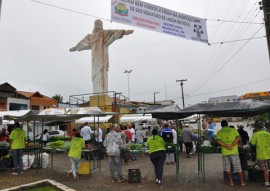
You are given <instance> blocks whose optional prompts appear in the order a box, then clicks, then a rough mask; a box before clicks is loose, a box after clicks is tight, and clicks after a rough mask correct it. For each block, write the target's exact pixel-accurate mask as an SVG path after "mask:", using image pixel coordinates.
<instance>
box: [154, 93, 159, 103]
mask: <svg viewBox="0 0 270 191" xmlns="http://www.w3.org/2000/svg"><path fill="white" fill-rule="evenodd" d="M156 94H159V92H154V104H156Z"/></svg>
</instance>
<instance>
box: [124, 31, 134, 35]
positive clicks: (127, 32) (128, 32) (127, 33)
mask: <svg viewBox="0 0 270 191" xmlns="http://www.w3.org/2000/svg"><path fill="white" fill-rule="evenodd" d="M133 32H134V30H126V31H125V35H129V34H132V33H133Z"/></svg>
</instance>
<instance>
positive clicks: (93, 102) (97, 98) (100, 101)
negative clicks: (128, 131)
mask: <svg viewBox="0 0 270 191" xmlns="http://www.w3.org/2000/svg"><path fill="white" fill-rule="evenodd" d="M90 107H98V108H100V109H101V111H103V112H112V98H111V97H110V96H108V95H106V94H99V95H94V96H90Z"/></svg>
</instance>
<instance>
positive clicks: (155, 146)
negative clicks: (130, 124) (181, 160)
mask: <svg viewBox="0 0 270 191" xmlns="http://www.w3.org/2000/svg"><path fill="white" fill-rule="evenodd" d="M157 134H158V131H157V129H153V130H152V136H151V137H149V138H148V139H147V144H148V147H149V153H150V160H151V162H152V164H153V165H154V170H155V176H156V183H157V184H162V182H163V177H162V176H163V166H164V162H165V159H166V152H165V142H164V140H163V138H162V137H160V136H158V135H157Z"/></svg>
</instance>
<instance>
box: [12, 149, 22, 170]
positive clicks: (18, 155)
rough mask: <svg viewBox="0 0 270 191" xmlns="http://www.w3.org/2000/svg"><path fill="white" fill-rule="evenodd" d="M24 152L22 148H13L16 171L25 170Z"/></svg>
mask: <svg viewBox="0 0 270 191" xmlns="http://www.w3.org/2000/svg"><path fill="white" fill-rule="evenodd" d="M22 153H23V150H22V149H15V150H12V157H13V163H14V170H15V172H17V173H19V174H20V173H21V172H22V170H23V161H22Z"/></svg>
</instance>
